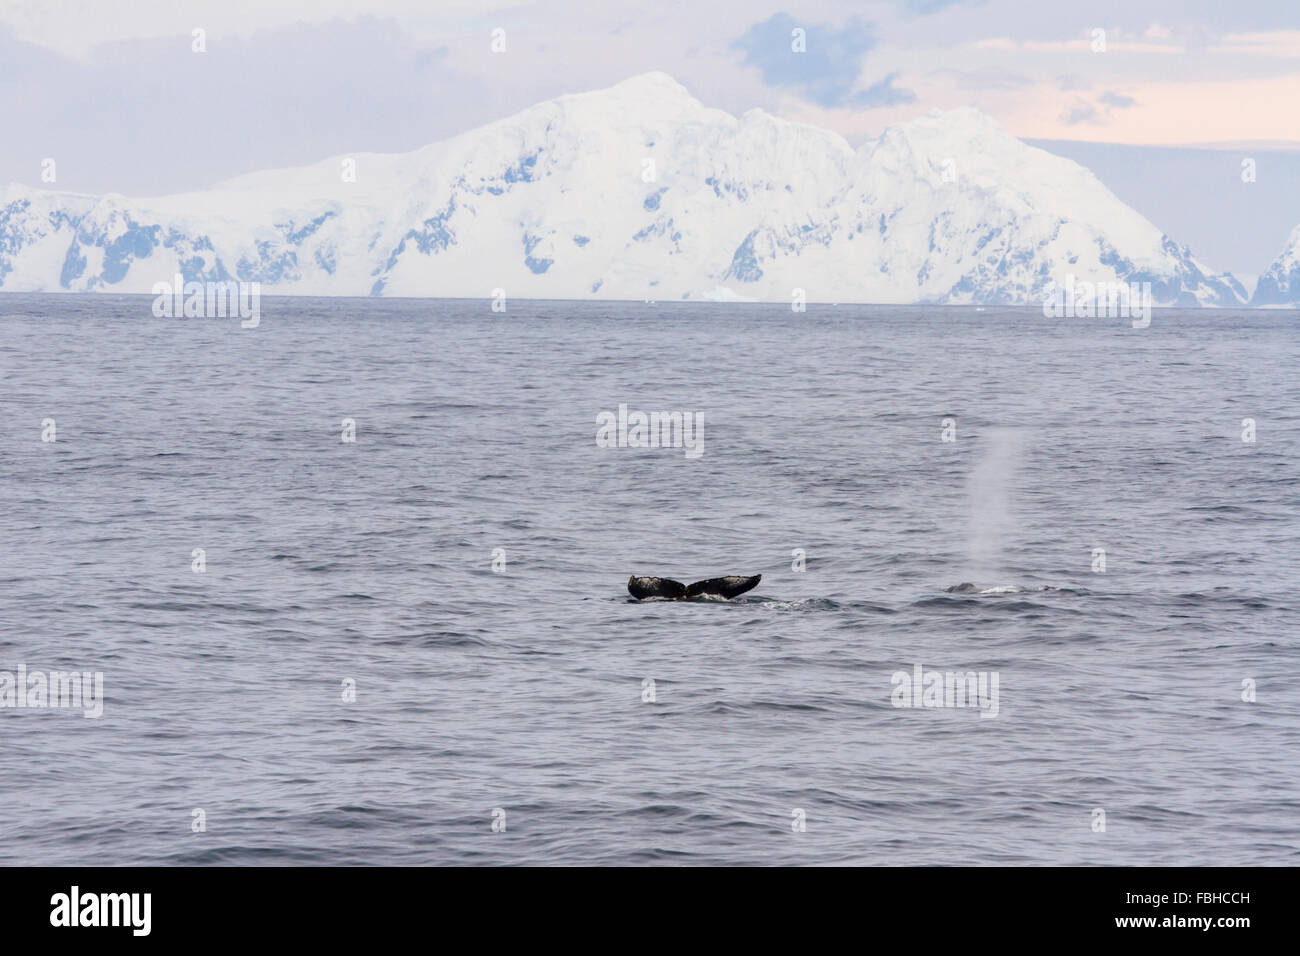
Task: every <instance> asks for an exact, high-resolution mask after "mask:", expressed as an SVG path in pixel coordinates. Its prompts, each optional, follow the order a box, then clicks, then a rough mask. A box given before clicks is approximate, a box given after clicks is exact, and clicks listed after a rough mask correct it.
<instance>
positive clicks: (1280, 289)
mask: <svg viewBox="0 0 1300 956" xmlns="http://www.w3.org/2000/svg"><path fill="white" fill-rule="evenodd" d="M1250 304H1251V305H1252V306H1269V305H1278V306H1291V307H1293V308H1295V307H1300V226H1296V227H1295V228H1294V229H1293V230H1291V236H1290V238H1289V239H1287V241H1286V247H1285V248H1284V249H1283V250H1282V253H1281V254H1280V255H1279V256H1278V257H1277V258H1276V259H1274V260H1273V264H1272V265H1271V266H1269V267H1268V271H1267V272H1265V273H1264V274H1263V275H1262V276H1260V277H1259V282H1258V283H1257V284H1256V285H1255V294H1254V296H1252V298H1251V300H1250Z"/></svg>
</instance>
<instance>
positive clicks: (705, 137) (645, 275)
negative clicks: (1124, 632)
mask: <svg viewBox="0 0 1300 956" xmlns="http://www.w3.org/2000/svg"><path fill="white" fill-rule="evenodd" d="M349 160H351V161H353V162H354V163H355V172H356V174H355V181H345V179H346V177H345V175H344V170H345V164H346V163H347V162H348V161H349ZM1293 238H1294V237H1293ZM178 272H179V273H181V274H183V275H184V276H185V277H186V279H187V280H191V281H206V280H220V281H224V280H228V279H239V280H244V281H250V282H251V281H257V282H261V283H262V284H263V292H269V293H280V294H304V295H305V294H311V295H368V294H373V295H395V296H451V297H485V298H486V297H488V296H490V295H492V294H493V290H495V289H503V290H505V292H506V293H507V294H508V295H510V296H522V297H536V298H593V297H602V298H620V299H643V298H652V299H661V300H662V299H685V298H690V299H710V300H719V299H737V300H752V299H760V300H780V301H789V300H790V298H791V296H792V294H793V290H795V289H802V290H804V294H805V295H806V297H807V299H808V300H809V301H835V302H855V301H856V302H890V303H907V302H943V303H971V302H978V303H1029V304H1038V303H1041V302H1042V301H1043V298H1044V296H1045V295H1046V294H1047V293H1048V291H1049V290H1050V288H1051V286H1052V284H1053V283H1064V282H1065V280H1066V277H1067V276H1068V275H1072V276H1073V277H1074V278H1075V280H1076V281H1092V282H1115V281H1122V282H1144V281H1146V282H1150V283H1151V284H1152V290H1153V296H1154V299H1155V301H1156V303H1157V304H1175V303H1177V304H1182V305H1197V304H1213V305H1236V304H1239V303H1241V302H1242V301H1243V300H1244V299H1245V297H1246V293H1245V290H1244V289H1243V288H1242V287H1241V285H1240V283H1238V282H1237V281H1236V280H1235V279H1234V278H1232V277H1231V276H1230V275H1215V274H1213V273H1212V272H1210V271H1209V270H1208V269H1207V268H1206V267H1205V266H1204V265H1202V264H1201V263H1199V262H1198V261H1197V260H1196V259H1195V258H1193V256H1192V255H1191V253H1190V252H1189V251H1188V250H1187V248H1186V247H1181V246H1178V245H1176V244H1175V243H1174V242H1173V241H1171V240H1170V239H1169V238H1168V237H1167V236H1165V235H1163V234H1162V233H1161V232H1160V230H1159V229H1157V228H1156V227H1155V226H1153V225H1152V224H1151V223H1150V222H1148V221H1147V220H1146V219H1144V218H1143V217H1142V216H1141V215H1139V214H1138V213H1136V212H1135V211H1133V210H1132V209H1130V208H1128V207H1127V206H1125V205H1124V204H1123V203H1121V202H1120V201H1119V200H1118V199H1116V198H1115V196H1113V195H1112V194H1111V193H1110V191H1109V190H1107V189H1106V188H1105V187H1104V186H1103V185H1102V184H1101V183H1100V182H1099V181H1098V180H1097V178H1096V177H1095V176H1093V175H1092V173H1090V172H1088V170H1086V169H1085V168H1083V167H1082V166H1079V165H1078V164H1077V163H1074V162H1071V161H1070V160H1066V159H1063V158H1061V157H1057V156H1054V155H1052V154H1050V153H1046V152H1044V151H1042V150H1039V149H1035V148H1033V147H1029V146H1026V145H1025V144H1024V143H1021V142H1020V141H1019V140H1017V139H1015V138H1014V137H1012V136H1011V135H1009V134H1008V133H1007V132H1005V131H1004V130H1003V129H1002V128H1001V127H1000V126H998V124H997V123H996V122H994V121H993V120H992V119H991V118H989V117H988V116H986V115H984V114H983V113H980V112H979V111H977V110H974V109H957V110H953V111H950V112H946V113H940V112H937V111H936V112H933V113H930V114H929V115H927V116H924V117H922V118H920V119H917V120H914V121H911V122H908V123H902V124H898V125H895V126H891V127H889V128H888V129H886V130H885V132H884V133H883V135H882V136H881V137H880V138H879V139H878V140H876V141H874V142H871V143H867V144H865V145H863V146H862V147H861V148H859V149H857V150H854V149H853V148H852V147H851V146H849V144H848V143H847V142H846V141H845V140H844V139H843V138H841V137H840V136H838V135H837V134H835V133H831V132H827V131H824V130H819V129H816V128H813V127H810V126H805V125H801V124H797V123H791V122H787V121H785V120H781V119H778V118H776V117H773V116H770V115H768V114H767V113H764V112H763V111H761V110H750V111H749V112H747V113H745V114H744V115H743V116H741V117H739V118H737V117H733V116H731V115H729V114H727V113H724V112H722V111H719V110H715V109H709V108H707V107H705V106H703V105H702V104H701V103H699V102H698V101H696V100H695V99H694V98H693V97H692V96H691V95H690V94H689V93H688V92H687V91H686V90H685V89H684V88H683V87H682V86H680V85H679V84H677V83H676V82H675V81H674V80H673V79H672V78H671V77H668V76H666V75H665V74H662V73H650V74H646V75H643V76H638V77H634V78H632V79H630V80H627V81H625V82H623V83H620V84H618V85H617V86H614V87H611V88H610V89H606V90H599V91H596V92H591V93H584V94H578V95H573V96H564V97H560V98H559V99H556V100H552V101H550V102H546V103H541V104H538V105H536V106H533V107H531V108H529V109H527V110H524V111H523V112H521V113H519V114H518V115H516V116H512V117H509V118H507V119H503V120H500V121H498V122H495V123H491V124H489V125H487V126H483V127H480V128H479V129H476V130H473V131H470V132H468V133H464V134H462V135H460V136H457V137H455V138H453V139H449V140H446V141H444V142H441V143H435V144H433V145H430V146H426V147H424V148H422V149H419V150H416V151H414V152H411V153H403V154H395V155H378V154H357V155H355V156H352V157H335V158H332V159H328V160H324V161H322V162H319V163H316V164H315V165H312V166H306V167H301V168H297V169H280V170H270V171H266V172H259V173H255V174H251V175H248V176H243V177H240V178H238V179H234V180H230V181H228V182H225V183H221V184H218V185H216V186H213V187H211V188H208V189H204V190H202V191H199V192H194V193H189V194H184V195H175V196H167V197H161V198H154V199H137V200H132V199H127V198H125V197H122V196H118V195H107V196H102V197H94V196H82V195H73V194H67V193H56V192H47V191H42V190H36V189H30V188H27V187H22V186H17V185H13V186H10V187H9V189H8V191H7V193H6V194H5V196H4V200H3V204H2V205H0V290H4V291H41V290H44V291H96V292H97V291H115V292H145V293H147V292H150V291H151V289H152V287H153V285H154V284H155V283H157V282H167V281H170V280H171V278H172V276H173V275H174V274H176V273H178Z"/></svg>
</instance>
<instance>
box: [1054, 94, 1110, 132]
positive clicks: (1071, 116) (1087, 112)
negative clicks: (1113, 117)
mask: <svg viewBox="0 0 1300 956" xmlns="http://www.w3.org/2000/svg"><path fill="white" fill-rule="evenodd" d="M1061 122H1062V123H1064V124H1065V125H1066V126H1078V125H1079V124H1080V123H1100V122H1102V116H1101V110H1099V109H1097V107H1096V106H1094V105H1093V104H1091V103H1088V102H1085V101H1083V100H1079V101H1077V102H1076V103H1075V104H1074V105H1073V106H1071V107H1070V108H1069V109H1068V110H1066V111H1065V112H1064V113H1062V114H1061Z"/></svg>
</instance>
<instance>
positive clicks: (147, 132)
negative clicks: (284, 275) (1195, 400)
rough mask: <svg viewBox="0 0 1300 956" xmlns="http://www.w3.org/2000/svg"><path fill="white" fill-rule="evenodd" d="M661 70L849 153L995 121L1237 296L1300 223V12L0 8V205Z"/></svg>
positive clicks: (385, 2)
mask: <svg viewBox="0 0 1300 956" xmlns="http://www.w3.org/2000/svg"><path fill="white" fill-rule="evenodd" d="M196 30H202V31H203V34H202V36H203V46H204V50H203V52H201V53H199V52H196V51H195V49H194V46H195V42H196V41H195V39H194V37H195V31H196ZM494 31H504V32H503V34H497V36H498V37H500V36H502V35H503V36H504V43H505V50H504V52H500V53H497V52H493V50H492V44H493V36H494ZM795 31H802V33H803V36H804V37H805V43H806V53H804V54H803V55H798V56H796V55H794V54H793V53H792V51H791V42H792V39H791V38H792V34H793V33H794V32H795ZM650 70H662V71H664V72H666V73H669V74H671V75H672V76H674V77H675V78H676V79H677V80H678V81H679V82H681V83H682V84H683V85H685V86H686V87H687V88H688V89H689V90H690V91H691V92H692V93H693V94H694V95H695V96H696V97H697V98H698V99H700V100H701V101H702V102H704V103H705V104H707V105H709V106H714V107H719V108H721V109H725V110H727V111H729V112H731V113H735V114H739V113H742V112H744V111H745V110H747V109H750V108H753V107H761V108H763V109H765V110H767V111H769V112H771V113H774V114H776V115H779V116H782V117H785V118H787V119H791V120H797V121H802V122H807V123H811V124H814V125H817V126H820V127H823V128H828V129H833V130H835V131H837V132H839V133H841V134H842V135H843V136H845V137H846V139H848V140H849V142H851V143H853V144H854V145H857V144H860V143H862V142H864V141H866V140H868V139H871V138H873V137H875V136H877V135H879V133H880V131H881V130H882V129H883V128H884V127H886V126H887V125H889V124H890V123H894V122H900V121H905V120H909V119H913V118H915V117H917V116H920V115H923V114H924V113H926V112H928V111H930V110H932V109H949V108H952V107H956V106H966V105H971V106H976V107H979V108H980V109H982V110H984V111H985V112H987V113H989V114H990V115H992V116H993V117H994V118H995V119H997V120H998V121H999V122H1000V123H1001V124H1002V125H1003V126H1004V127H1005V128H1006V129H1007V130H1009V131H1010V132H1011V133H1012V134H1014V135H1016V136H1018V137H1020V138H1021V139H1025V140H1027V141H1031V142H1034V143H1035V144H1036V145H1040V146H1043V147H1044V148H1048V149H1051V150H1053V151H1056V152H1061V153H1062V154H1063V155H1069V156H1070V157H1071V158H1074V159H1080V157H1081V156H1084V155H1086V156H1088V157H1089V159H1090V162H1089V161H1085V160H1080V161H1085V164H1087V165H1089V167H1090V168H1092V169H1093V170H1094V172H1096V173H1097V174H1098V176H1099V177H1100V178H1101V179H1102V181H1103V182H1106V183H1107V185H1108V186H1110V188H1111V189H1112V190H1113V191H1115V192H1116V193H1117V195H1120V198H1121V199H1124V200H1125V201H1126V202H1128V203H1129V204H1130V205H1133V206H1134V207H1135V208H1137V209H1138V210H1139V211H1140V212H1142V213H1143V214H1145V215H1147V216H1148V218H1151V219H1152V220H1153V221H1154V222H1156V224H1157V225H1158V226H1160V227H1161V228H1162V229H1164V230H1165V231H1166V232H1168V233H1170V234H1171V235H1172V236H1173V237H1174V238H1175V239H1176V240H1177V241H1179V242H1182V243H1186V244H1187V245H1189V246H1191V248H1192V249H1193V251H1194V252H1195V253H1196V254H1197V255H1198V256H1200V257H1201V258H1202V259H1203V260H1205V261H1206V262H1207V263H1208V264H1209V265H1210V266H1211V267H1213V268H1215V269H1227V270H1232V271H1234V272H1236V273H1238V274H1239V275H1242V276H1245V277H1251V276H1253V275H1254V274H1257V273H1259V272H1261V271H1263V269H1264V268H1266V267H1267V265H1268V262H1269V261H1270V260H1271V258H1272V257H1273V256H1274V255H1276V253H1277V252H1278V251H1280V249H1281V247H1282V244H1283V242H1284V241H1285V239H1286V236H1287V234H1288V233H1289V232H1290V230H1291V228H1292V227H1294V226H1295V225H1296V224H1297V223H1300V181H1298V180H1297V172H1298V171H1300V164H1298V163H1300V3H1297V2H1296V0H1274V2H1261V0H1252V2H1248V3H1233V2H1226V0H1174V2H1166V0H1122V2H1111V0H1097V2H1089V3H1082V2H1081V3H1063V2H1054V0H983V2H980V0H970V2H963V0H882V2H832V0H818V2H810V3H793V2H790V0H785V2H765V0H739V2H738V0H715V2H710V3H700V2H662V0H661V2H655V3H643V2H640V0H637V2H629V0H606V2H603V3H599V4H597V3H591V2H590V0H584V2H570V0H532V2H529V0H518V2H513V3H496V2H493V0H433V2H429V0H423V2H419V0H346V2H345V0H0V185H2V184H4V183H6V182H9V181H16V182H22V183H26V184H29V185H41V182H40V179H41V170H42V165H41V164H42V162H43V160H45V159H48V158H54V159H55V160H56V162H57V167H56V168H57V177H58V178H57V188H60V189H67V190H73V191H79V192H90V193H104V192H118V193H123V194H126V195H137V196H138V195H157V194H163V193H168V192H177V191H182V190H188V189H194V188H199V187H202V186H204V185H208V184H211V183H214V182H218V181H220V180H223V179H227V178H230V177H231V176H235V175H239V174H242V173H246V172H251V171H254V170H257V169H264V168H268V167H277V166H289V165H298V164H304V163H309V162H314V161H316V160H319V159H321V158H324V157H327V156H334V155H338V154H342V153H349V152H358V151H373V152H389V151H404V150H410V149H415V148H418V147H420V146H423V145H426V144H428V143H430V142H435V141H437V140H440V139H444V138H446V137H447V136H450V135H453V134H455V133H459V132H462V131H464V130H467V129H472V128H474V127H476V126H479V125H482V124H484V123H487V122H490V121H492V120H494V119H499V118H501V117H503V116H507V115H510V114H511V113H514V112H517V111H518V110H521V109H523V108H525V107H527V106H530V105H532V104H534V103H537V102H540V101H542V100H546V99H550V98H552V97H555V96H559V95H562V94H565V93H574V92H581V91H585V90H591V89H598V88H601V87H606V86H611V85H613V84H614V83H617V82H619V81H621V80H623V79H626V78H627V77H629V76H632V75H635V74H638V73H644V72H647V71H650ZM1247 158H1249V159H1253V160H1254V161H1255V166H1256V179H1255V181H1254V182H1251V183H1243V182H1242V179H1241V176H1240V164H1241V162H1242V161H1243V159H1247ZM1126 192H1127V193H1128V195H1125V193H1126ZM1157 217H1161V218H1157ZM1162 218H1163V219H1164V220H1166V221H1162Z"/></svg>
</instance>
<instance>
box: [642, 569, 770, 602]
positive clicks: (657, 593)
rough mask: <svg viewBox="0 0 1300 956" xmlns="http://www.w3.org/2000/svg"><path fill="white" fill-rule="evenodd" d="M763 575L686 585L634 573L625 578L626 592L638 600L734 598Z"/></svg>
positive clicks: (711, 579) (734, 577) (735, 576)
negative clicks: (655, 598) (641, 576)
mask: <svg viewBox="0 0 1300 956" xmlns="http://www.w3.org/2000/svg"><path fill="white" fill-rule="evenodd" d="M762 579H763V575H761V574H755V575H754V576H753V577H741V576H740V575H731V576H729V577H725V578H709V579H708V580H705V581H696V582H695V583H694V584H692V585H690V586H689V587H687V586H686V585H685V584H682V583H681V582H680V581H674V580H672V579H671V578H639V577H637V576H636V575H633V576H632V577H630V578H628V579H627V589H628V592H629V593H630V594H631V595H632V596H633V597H634V598H636V599H637V600H638V601H642V600H645V599H646V598H652V597H657V598H667V599H668V600H670V601H684V600H687V599H688V598H693V597H703V596H705V595H708V596H710V597H723V598H734V597H735V596H736V595H738V594H744V593H745V592H746V591H748V590H750V589H751V588H753V587H755V586H756V585H757V584H758V582H759V581H761V580H762Z"/></svg>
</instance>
